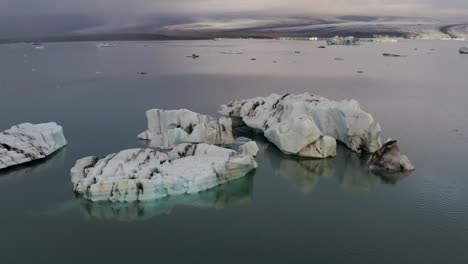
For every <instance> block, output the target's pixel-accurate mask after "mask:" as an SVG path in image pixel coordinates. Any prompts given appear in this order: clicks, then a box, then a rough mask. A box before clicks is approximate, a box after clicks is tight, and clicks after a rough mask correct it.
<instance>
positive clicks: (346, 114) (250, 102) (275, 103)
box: [220, 93, 382, 158]
mask: <svg viewBox="0 0 468 264" xmlns="http://www.w3.org/2000/svg"><path fill="white" fill-rule="evenodd" d="M220 113H221V114H222V115H225V116H228V117H241V118H242V119H243V121H244V122H245V124H246V125H247V126H249V127H251V128H253V129H256V130H259V131H261V132H263V134H264V135H265V137H266V138H267V139H268V140H269V141H270V142H272V143H274V144H275V145H276V146H277V147H278V148H279V149H280V150H282V151H283V152H284V153H287V154H294V155H298V156H302V157H314V158H326V157H331V156H335V155H336V142H335V139H336V140H339V141H341V142H342V143H344V144H345V145H346V146H348V147H349V148H350V149H351V150H353V151H355V152H358V153H361V152H367V153H373V152H375V151H377V150H378V149H380V147H381V146H382V143H381V137H380V134H381V129H380V125H379V124H378V123H377V122H376V121H375V120H374V118H373V117H372V115H371V114H369V113H367V112H365V111H363V110H362V109H361V108H360V106H359V103H358V102H357V101H356V100H344V101H340V102H337V101H331V100H328V99H326V98H323V97H320V96H316V95H311V94H309V93H305V94H299V95H293V94H285V95H278V94H272V95H270V96H268V97H257V98H252V99H245V100H233V101H231V102H229V103H228V104H226V105H222V106H221V109H220Z"/></svg>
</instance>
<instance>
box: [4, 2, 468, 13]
mask: <svg viewBox="0 0 468 264" xmlns="http://www.w3.org/2000/svg"><path fill="white" fill-rule="evenodd" d="M467 10H468V1H466V0H0V12H1V14H3V15H11V16H16V15H17V16H20V15H42V14H64V13H67V14H68V13H108V14H109V13H159V14H160V13H170V14H186V15H190V14H193V15H205V14H213V13H239V12H258V13H265V12H274V13H301V14H304V13H323V14H344V13H346V14H348V13H357V14H359V13H360V14H380V15H384V14H388V15H397V14H413V15H431V16H432V15H437V14H441V15H445V14H457V13H458V14H467V13H466V12H467Z"/></svg>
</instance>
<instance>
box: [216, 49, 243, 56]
mask: <svg viewBox="0 0 468 264" xmlns="http://www.w3.org/2000/svg"><path fill="white" fill-rule="evenodd" d="M221 54H226V55H242V54H244V52H242V51H231V50H230V51H223V52H221Z"/></svg>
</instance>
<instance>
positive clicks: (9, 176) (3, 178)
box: [0, 147, 67, 184]
mask: <svg viewBox="0 0 468 264" xmlns="http://www.w3.org/2000/svg"><path fill="white" fill-rule="evenodd" d="M66 153H67V148H66V147H65V148H62V149H59V150H58V151H56V152H55V153H53V154H52V155H50V156H48V157H46V158H44V159H40V160H34V161H31V162H27V163H23V164H20V165H16V166H12V167H8V168H6V169H3V170H0V184H2V183H4V182H8V181H15V180H21V179H23V178H25V177H29V176H31V175H35V174H38V173H44V172H47V171H48V170H50V169H51V168H59V167H62V165H63V164H64V163H65V158H66Z"/></svg>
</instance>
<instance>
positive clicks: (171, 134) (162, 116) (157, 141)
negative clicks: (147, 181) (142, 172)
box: [138, 109, 234, 149]
mask: <svg viewBox="0 0 468 264" xmlns="http://www.w3.org/2000/svg"><path fill="white" fill-rule="evenodd" d="M146 117H147V119H148V130H147V131H145V132H143V133H141V134H140V135H138V138H139V139H143V140H149V141H150V146H151V147H158V148H162V149H171V148H173V147H174V146H176V145H178V144H181V143H207V144H214V145H229V144H232V143H233V141H234V137H233V136H232V121H231V119H230V118H225V117H223V118H220V119H217V120H216V119H214V118H212V117H210V116H206V115H201V114H198V113H195V112H192V111H190V110H187V109H180V110H161V109H151V110H149V111H147V112H146Z"/></svg>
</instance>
